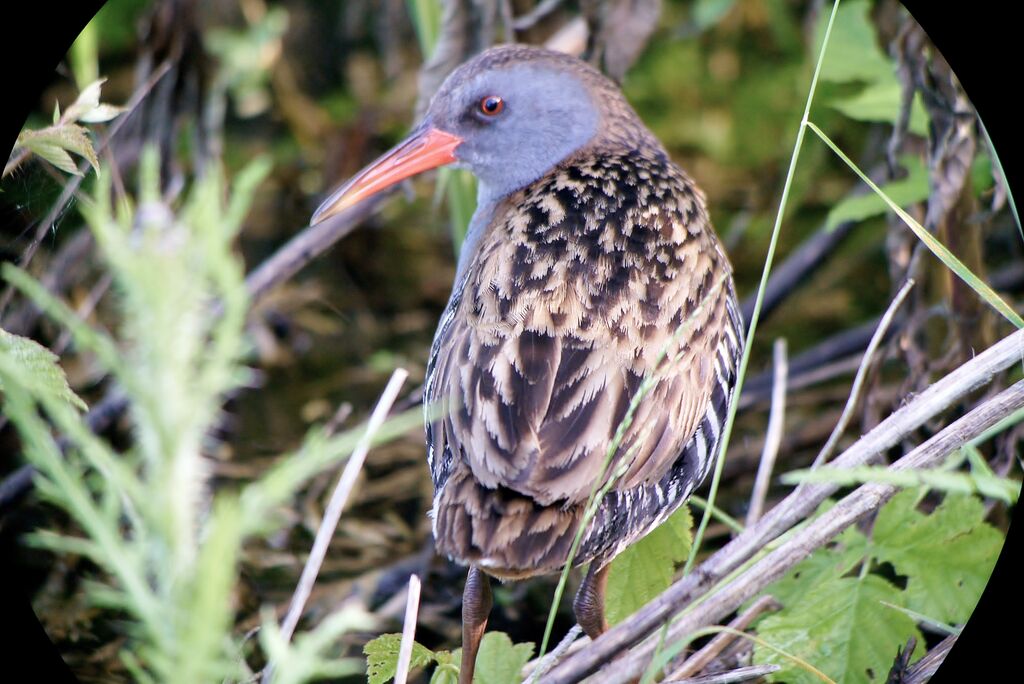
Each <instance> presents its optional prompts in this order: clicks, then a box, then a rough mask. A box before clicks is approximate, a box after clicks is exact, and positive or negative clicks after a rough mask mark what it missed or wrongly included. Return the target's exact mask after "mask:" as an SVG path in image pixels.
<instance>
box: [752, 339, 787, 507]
mask: <svg viewBox="0 0 1024 684" xmlns="http://www.w3.org/2000/svg"><path fill="white" fill-rule="evenodd" d="M773 356H774V359H775V363H774V366H775V382H774V384H773V386H772V408H771V411H769V413H768V429H767V431H766V432H765V437H764V448H763V449H762V450H761V461H760V463H758V465H757V478H756V479H755V480H754V491H753V493H752V494H751V495H750V508H748V509H747V526H748V527H749V526H750V525H753V524H754V523H756V522H757V521H758V519H759V518H760V517H761V513H762V512H763V511H764V501H765V499H766V498H767V496H768V485H769V484H771V479H772V470H773V469H774V468H775V459H776V457H777V456H778V455H779V445H780V444H782V429H783V427H784V426H785V423H786V376H787V375H788V370H787V364H786V340H785V338H781V337H780V338H779V339H777V340H775V345H774V349H773Z"/></svg>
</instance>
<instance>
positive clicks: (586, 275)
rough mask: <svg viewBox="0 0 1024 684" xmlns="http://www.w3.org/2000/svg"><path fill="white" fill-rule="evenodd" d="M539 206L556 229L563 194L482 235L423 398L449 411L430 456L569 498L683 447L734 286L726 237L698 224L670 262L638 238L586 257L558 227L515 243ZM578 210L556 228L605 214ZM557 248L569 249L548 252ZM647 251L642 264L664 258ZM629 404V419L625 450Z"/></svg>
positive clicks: (648, 476) (652, 476) (710, 383)
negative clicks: (642, 249)
mask: <svg viewBox="0 0 1024 684" xmlns="http://www.w3.org/2000/svg"><path fill="white" fill-rule="evenodd" d="M536 202H548V205H549V206H548V207H547V209H548V218H549V221H548V225H552V223H553V222H552V221H551V220H550V217H551V215H552V214H554V213H556V212H557V211H559V207H557V206H553V205H551V204H550V193H549V194H548V198H547V199H545V198H544V197H543V196H540V197H539V198H538V199H536V200H535V203H534V204H531V198H530V197H529V196H526V197H519V198H517V201H516V204H517V209H516V210H515V211H513V212H511V213H510V217H509V218H507V219H506V226H505V227H506V229H507V230H506V231H505V232H503V233H502V234H500V235H498V236H496V237H494V239H492V240H491V241H490V242H487V241H486V240H485V242H484V243H483V244H482V245H481V248H480V254H479V256H478V259H477V264H476V265H475V266H474V267H473V268H471V269H470V270H469V272H468V273H467V276H466V281H465V282H464V283H463V286H462V291H461V294H460V296H459V297H458V301H457V302H453V303H454V304H455V306H454V307H453V308H452V310H451V311H450V315H449V316H447V317H446V321H445V323H444V324H443V325H442V326H441V329H440V330H439V333H438V338H437V340H436V342H435V346H434V355H433V359H432V363H431V365H432V368H431V369H430V372H429V374H430V376H431V378H430V380H429V381H428V388H427V396H426V398H427V400H428V401H431V402H440V403H444V404H447V410H446V411H445V413H444V416H443V417H442V418H440V419H439V420H438V421H437V422H435V423H434V424H433V425H432V426H431V429H430V430H429V432H430V439H431V442H432V444H431V451H432V453H434V454H435V458H437V454H442V453H447V454H448V455H449V457H450V458H451V459H453V460H455V461H457V462H461V463H465V464H467V465H468V466H469V468H470V469H471V470H472V473H473V476H474V477H475V479H476V480H478V481H479V482H480V483H481V484H482V485H484V486H485V487H488V488H498V487H506V488H509V489H511V490H513V491H516V492H519V493H521V494H525V495H528V496H530V497H531V498H533V499H534V500H535V501H537V502H538V503H540V504H543V505H549V504H552V503H556V502H563V503H564V504H572V503H576V502H579V501H583V500H586V498H587V497H588V496H589V495H590V492H591V490H592V488H593V487H594V486H595V484H598V483H603V482H605V481H607V479H608V478H609V477H613V476H616V477H617V480H616V484H615V485H614V486H615V488H617V489H627V488H631V487H634V486H636V485H637V484H639V483H641V482H650V481H653V480H656V479H657V478H659V477H661V476H662V475H663V474H664V473H665V472H666V471H667V470H668V468H669V467H670V466H671V464H672V463H673V461H674V460H675V459H676V458H677V456H678V455H679V454H680V452H681V450H682V448H683V446H685V444H686V442H687V441H689V439H690V438H691V436H692V435H693V434H694V431H695V430H696V428H697V425H698V423H699V422H700V420H701V418H702V417H703V416H704V414H705V411H706V409H707V406H708V400H709V397H710V396H711V393H712V389H713V387H714V382H715V380H716V370H715V363H714V359H715V355H716V351H717V349H718V347H719V345H720V343H721V340H722V336H723V335H724V334H726V333H725V330H726V328H727V327H728V318H729V316H728V313H727V305H726V301H727V299H728V298H729V297H731V296H732V286H731V281H730V280H728V279H729V266H728V262H727V261H725V259H724V256H723V255H722V254H721V251H720V249H719V248H718V244H717V241H716V240H715V239H714V237H713V235H711V234H710V233H708V232H707V231H689V232H688V231H686V230H685V225H684V226H683V228H682V229H681V230H682V232H683V235H682V236H681V237H680V236H679V235H676V238H677V239H676V241H675V243H673V244H668V245H667V246H666V247H665V253H666V254H670V255H671V258H672V259H674V260H675V262H673V263H675V266H674V267H673V265H672V264H669V268H668V270H666V269H665V268H661V269H659V268H656V267H655V266H656V264H647V263H639V264H638V263H634V262H630V261H629V258H628V257H629V254H628V252H629V250H628V248H626V249H625V250H616V249H615V245H614V244H613V245H611V247H610V248H606V247H603V246H602V247H601V250H602V251H600V252H599V253H596V254H586V253H581V252H580V250H581V249H585V243H584V242H581V241H580V240H575V241H573V240H569V241H566V240H564V239H561V238H559V237H558V235H557V234H556V232H555V231H549V235H547V236H546V238H547V242H545V243H543V244H540V243H538V242H537V240H536V236H535V235H534V236H533V237H534V239H533V242H529V241H527V242H524V241H522V240H517V239H516V235H515V230H516V223H517V221H518V220H519V219H518V218H517V217H525V218H524V219H523V221H525V220H526V219H529V218H531V216H532V218H534V219H536V218H537V216H536V206H535V205H536ZM564 206H565V205H564V204H563V205H562V207H564ZM576 209H577V211H576V214H565V213H563V215H561V216H559V217H558V218H559V221H558V222H557V223H554V225H556V226H561V227H562V228H564V229H565V230H575V231H576V232H577V233H579V231H580V230H585V226H576V227H573V226H572V225H569V224H570V223H571V220H572V218H573V216H577V217H578V216H590V217H592V216H593V215H594V212H589V213H584V212H583V211H581V210H580V208H576ZM583 209H585V208H583ZM701 209H702V207H701ZM531 210H532V211H533V214H532V215H531ZM680 216H681V214H680V213H679V212H675V213H672V214H671V215H666V216H663V217H661V219H658V217H655V218H653V219H651V218H650V217H649V216H648V219H649V225H648V226H647V227H642V226H635V227H634V228H633V229H632V231H631V232H632V234H633V235H634V236H636V237H637V242H639V237H640V236H638V235H637V234H638V233H639V232H640V231H641V230H647V231H662V232H665V231H663V230H662V228H663V226H662V225H661V223H659V221H661V222H665V221H669V222H675V223H680V222H681V221H682V220H683V219H681V218H679V217H680ZM620 218H621V217H620ZM627 218H628V217H627ZM704 218H705V220H706V217H704ZM580 220H581V221H582V220H583V219H580ZM537 223H538V222H537V221H536V220H534V221H533V225H532V227H531V230H532V231H533V232H534V233H536V226H537ZM620 223H621V221H620ZM671 228H672V227H671V226H670V229H671ZM675 229H676V231H677V232H679V230H680V228H679V226H675ZM617 232H618V233H619V235H618V237H619V238H622V236H621V227H620V229H619V230H618V231H617ZM670 232H671V230H669V231H668V232H665V235H666V236H667V237H671V236H670V235H669V233H670ZM527 237H530V236H527ZM629 237H630V236H629V234H627V235H626V236H625V238H623V239H628V238H629ZM600 239H601V236H600V235H596V234H595V236H594V240H595V241H599V240H600ZM524 244H528V245H529V246H530V248H529V249H527V248H524V247H523V245H524ZM544 244H547V245H554V247H552V249H554V250H556V251H557V250H561V252H559V253H545V252H544ZM581 244H583V245H584V247H580V245H581ZM599 246H600V245H599ZM638 249H639V248H638ZM531 250H532V251H531ZM634 251H635V250H634ZM647 252H648V253H645V254H644V255H642V256H643V259H647V260H650V259H655V260H656V259H658V258H659V254H658V253H656V251H655V252H651V250H649V249H648V250H647ZM666 258H667V257H666ZM662 261H663V262H664V259H663V260H662ZM676 262H678V263H676ZM683 262H685V268H684V267H683ZM647 266H650V268H647ZM716 276H717V278H716ZM648 376H653V381H652V384H651V386H650V387H649V389H648V391H647V392H646V394H645V395H644V396H643V397H642V398H639V397H638V396H637V395H638V392H640V391H641V386H642V384H643V382H644V378H645V377H648ZM634 398H636V401H634ZM631 403H634V404H635V406H634V410H633V411H632V412H631V415H632V422H631V423H629V424H628V426H624V427H625V429H624V430H623V432H622V434H621V435H620V439H619V441H618V444H617V447H614V444H615V440H616V432H617V430H618V429H619V426H620V425H621V424H623V420H624V418H625V417H626V415H627V412H628V411H629V409H630V406H631ZM609 452H611V458H610V460H609V459H608V455H609ZM432 468H434V469H435V470H436V467H434V466H433V465H432Z"/></svg>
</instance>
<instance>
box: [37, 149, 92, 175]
mask: <svg viewBox="0 0 1024 684" xmlns="http://www.w3.org/2000/svg"><path fill="white" fill-rule="evenodd" d="M25 147H26V148H28V149H30V150H31V151H32V152H33V153H35V154H37V155H39V156H40V157H42V158H43V159H45V160H46V161H48V162H50V163H51V164H53V165H54V166H56V167H57V168H58V169H60V170H61V171H64V172H65V173H70V174H73V175H75V176H81V175H82V172H81V171H79V170H78V165H77V164H75V160H74V159H72V158H71V155H70V154H68V153H67V152H65V151H64V149H63V148H61V147H57V146H56V145H51V144H50V143H45V142H39V141H34V142H32V143H30V144H27V145H25Z"/></svg>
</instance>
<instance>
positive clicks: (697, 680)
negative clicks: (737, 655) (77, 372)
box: [664, 665, 782, 684]
mask: <svg viewBox="0 0 1024 684" xmlns="http://www.w3.org/2000/svg"><path fill="white" fill-rule="evenodd" d="M781 669H782V666H781V665H750V666H749V667H738V668H736V669H735V670H729V671H728V672H716V673H715V674H709V675H704V676H702V677H692V678H690V679H672V680H666V681H665V682H664V684H733V683H734V682H749V681H750V680H751V679H759V678H760V677H764V676H766V675H770V674H771V673H772V672H777V671H778V670H781Z"/></svg>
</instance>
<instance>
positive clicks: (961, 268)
mask: <svg viewBox="0 0 1024 684" xmlns="http://www.w3.org/2000/svg"><path fill="white" fill-rule="evenodd" d="M804 123H805V125H806V126H807V127H808V128H810V129H811V130H812V131H814V132H815V133H816V134H817V135H818V137H819V138H821V140H822V142H824V143H825V144H826V145H828V146H829V148H830V149H831V150H832V151H833V152H835V153H836V156H838V157H839V158H840V159H842V160H843V161H844V162H845V163H846V165H847V166H849V167H850V168H851V169H852V170H853V172H854V173H856V174H857V175H858V176H860V179H861V180H862V181H864V182H865V183H867V184H868V187H870V188H871V189H872V190H873V191H874V192H875V194H876V195H878V196H879V197H881V198H882V200H884V201H885V203H886V204H888V205H889V208H890V209H892V211H894V212H895V213H896V215H897V216H899V217H900V218H901V219H902V220H903V222H904V223H905V224H907V227H908V228H910V230H912V231H913V232H914V234H915V235H916V236H917V237H918V239H919V240H921V242H923V243H924V244H925V247H927V248H928V249H929V250H931V252H932V254H934V255H935V256H937V257H938V258H939V261H941V262H942V263H943V264H945V265H946V267H947V268H949V270H951V271H953V273H956V274H957V276H959V277H960V279H961V280H963V281H964V282H965V283H966V284H967V285H968V286H970V288H971V289H973V290H974V291H975V292H977V293H978V296H980V297H981V298H982V299H984V300H985V301H986V302H988V303H989V305H990V306H991V307H992V308H994V309H995V310H996V311H998V312H999V313H1001V314H1002V315H1003V316H1004V317H1005V318H1006V319H1007V320H1008V321H1010V322H1011V323H1013V324H1014V325H1015V326H1017V327H1018V328H1024V318H1021V317H1020V314H1018V313H1017V312H1016V311H1014V310H1013V309H1012V308H1011V307H1010V305H1009V304H1007V303H1006V301H1005V300H1004V299H1003V298H1002V297H1000V296H999V295H998V294H996V293H995V292H994V291H993V290H992V288H991V287H989V286H988V284H986V283H985V281H983V280H982V279H981V278H979V277H978V276H976V275H975V274H974V273H973V272H972V271H971V269H969V268H967V266H965V265H964V263H963V262H962V261H960V260H959V259H957V258H956V256H955V255H954V254H953V253H952V252H950V251H949V249H948V248H947V247H946V246H945V245H944V244H942V243H941V242H939V240H938V238H936V237H935V236H934V235H932V234H931V233H930V232H928V230H926V229H925V227H924V226H922V225H921V224H920V223H918V222H917V221H916V220H915V219H914V217H913V216H911V215H910V214H908V213H907V212H906V211H904V209H903V207H901V206H900V205H898V204H896V203H895V202H893V201H892V199H890V198H889V196H888V195H886V194H885V193H884V192H883V191H882V189H881V188H879V187H878V186H877V185H875V183H874V182H873V181H872V180H871V179H870V178H868V176H867V174H865V173H864V172H863V171H861V170H860V167H858V166H857V165H856V164H855V163H854V162H853V160H852V159H850V158H849V157H848V156H846V154H845V153H844V152H843V151H842V150H841V149H839V146H838V145H836V144H835V143H834V142H832V139H831V138H829V137H828V136H827V135H825V132H824V131H823V130H821V129H820V128H818V127H817V126H815V125H814V124H813V123H812V122H810V121H805V122H804Z"/></svg>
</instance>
